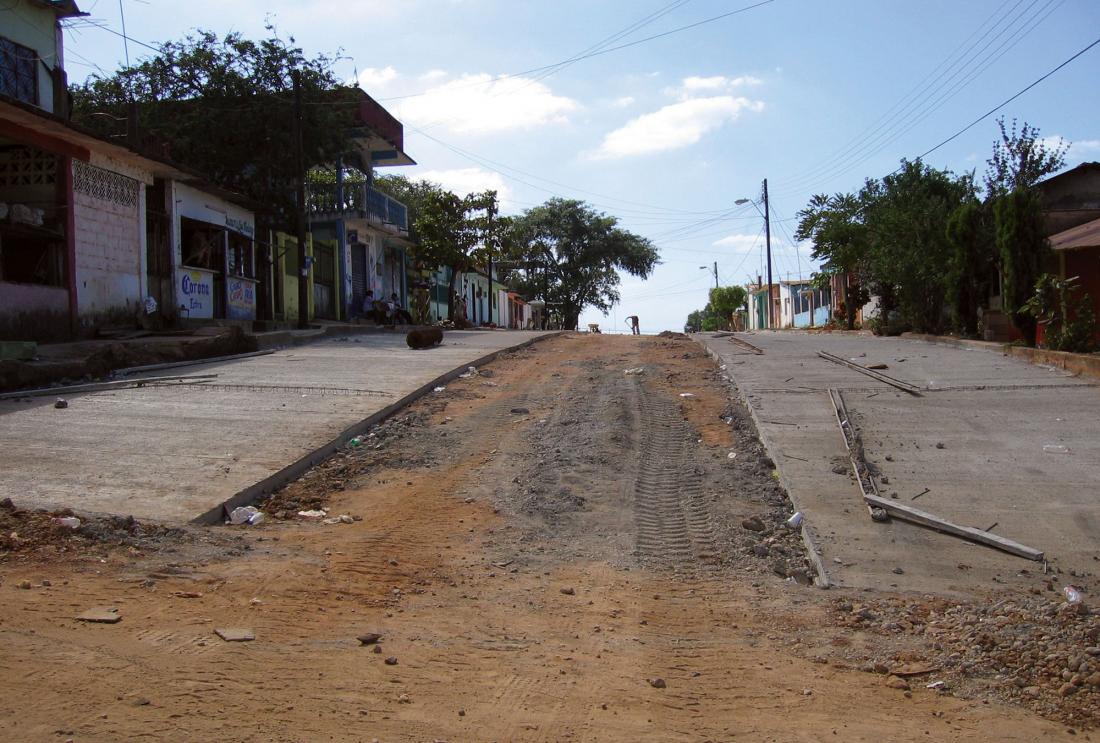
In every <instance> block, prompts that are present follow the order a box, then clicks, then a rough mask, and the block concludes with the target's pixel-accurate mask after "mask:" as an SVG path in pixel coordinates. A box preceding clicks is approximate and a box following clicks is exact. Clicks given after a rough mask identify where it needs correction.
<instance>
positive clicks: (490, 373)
mask: <svg viewBox="0 0 1100 743" xmlns="http://www.w3.org/2000/svg"><path fill="white" fill-rule="evenodd" d="M478 374H480V375H481V376H483V377H491V376H493V370H492V369H482V370H481V371H479V372H478Z"/></svg>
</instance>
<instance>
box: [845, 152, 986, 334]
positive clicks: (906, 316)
mask: <svg viewBox="0 0 1100 743" xmlns="http://www.w3.org/2000/svg"><path fill="white" fill-rule="evenodd" d="M974 192H975V189H974V184H973V179H972V178H971V177H970V176H969V175H964V176H962V177H956V176H954V175H953V174H952V173H951V172H950V171H946V170H937V169H935V168H932V167H930V166H928V165H926V164H924V163H922V162H920V161H919V160H917V161H907V160H903V161H902V163H901V167H900V168H899V169H898V171H897V172H895V173H891V174H890V175H887V176H886V177H884V178H883V179H882V180H881V181H878V180H870V181H867V184H866V185H865V186H864V188H863V190H862V191H861V192H860V200H861V202H862V203H863V222H864V225H865V226H866V229H867V233H868V243H869V245H870V249H869V251H868V260H869V264H870V272H871V274H872V276H873V277H874V279H875V288H876V290H877V293H878V294H879V296H880V298H881V299H882V310H883V315H882V317H883V319H884V320H888V319H889V314H888V313H889V312H890V311H891V310H892V309H894V308H895V307H896V309H897V311H898V314H899V315H900V320H901V322H902V324H904V325H907V326H910V327H913V328H915V329H917V330H920V331H924V332H930V333H938V332H941V331H942V330H943V327H944V321H945V319H946V317H945V312H944V310H945V307H946V293H947V280H946V277H947V273H948V266H949V263H950V261H951V257H952V249H951V244H950V243H949V242H948V239H947V222H948V219H949V218H950V216H951V214H952V213H954V211H955V210H956V209H957V208H958V207H959V205H960V204H962V203H963V202H964V201H966V200H968V199H971V198H973V197H974Z"/></svg>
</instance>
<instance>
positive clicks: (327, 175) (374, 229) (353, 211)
mask: <svg viewBox="0 0 1100 743" xmlns="http://www.w3.org/2000/svg"><path fill="white" fill-rule="evenodd" d="M354 95H355V96H356V98H357V100H356V101H354V103H355V104H356V108H355V116H354V125H353V127H354V128H353V132H354V135H353V137H352V144H353V146H354V149H355V152H354V155H353V156H352V157H351V158H349V159H346V160H343V161H341V162H339V163H336V164H335V165H334V167H333V169H332V170H329V171H320V170H318V171H315V172H314V173H312V174H311V176H310V182H309V186H308V191H309V193H308V214H309V232H310V235H311V237H312V241H313V253H312V257H313V261H312V263H313V265H312V276H311V280H312V284H313V290H312V294H311V298H312V302H313V315H312V316H315V317H317V318H326V319H332V320H346V319H349V318H353V317H357V316H359V315H361V314H363V299H364V298H365V297H366V293H367V291H372V292H373V296H374V298H375V299H385V298H388V297H390V295H392V294H396V295H397V296H398V299H399V300H400V302H401V303H402V305H403V306H406V307H407V306H408V304H409V303H408V280H407V275H408V271H409V269H410V267H411V264H410V260H409V257H408V253H407V250H408V248H409V247H410V246H411V245H412V244H413V243H412V239H411V238H410V235H409V215H408V209H407V208H406V206H405V205H404V204H403V203H401V202H400V201H398V200H396V199H394V198H392V197H390V196H388V195H387V194H385V193H383V192H382V191H379V190H378V189H377V188H375V186H374V169H375V168H376V167H383V166H395V165H415V164H416V163H415V162H414V161H413V160H412V158H410V157H409V156H408V155H406V154H405V153H404V151H403V150H402V148H403V147H404V127H403V126H402V124H401V122H400V121H398V120H397V119H395V118H394V117H393V116H392V115H391V114H390V113H389V112H388V111H386V109H385V108H383V107H382V106H381V105H380V104H378V103H377V102H376V101H375V100H374V99H373V98H371V97H370V96H369V95H367V94H366V93H365V92H363V91H361V90H357V91H355V93H354ZM284 296H285V292H284ZM284 314H287V315H289V313H284ZM276 316H277V317H278V314H277V315H276Z"/></svg>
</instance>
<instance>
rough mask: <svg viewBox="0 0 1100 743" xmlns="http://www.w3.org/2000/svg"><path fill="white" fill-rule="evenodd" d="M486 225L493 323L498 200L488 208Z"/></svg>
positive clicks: (491, 320)
mask: <svg viewBox="0 0 1100 743" xmlns="http://www.w3.org/2000/svg"><path fill="white" fill-rule="evenodd" d="M485 212H486V214H485V216H486V220H485V221H486V225H487V226H488V228H489V229H488V230H487V232H488V235H487V237H488V238H489V239H488V240H487V242H488V243H489V244H488V245H487V246H486V247H488V248H489V324H490V325H492V324H493V299H494V298H495V297H496V292H495V291H494V290H493V250H495V249H496V219H495V217H496V201H495V200H494V201H493V203H492V204H490V205H489V206H488V207H487V208H486V210H485Z"/></svg>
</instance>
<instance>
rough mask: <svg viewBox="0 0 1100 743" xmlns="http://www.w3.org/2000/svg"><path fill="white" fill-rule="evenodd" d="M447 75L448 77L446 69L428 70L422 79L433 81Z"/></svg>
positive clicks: (427, 81) (428, 81)
mask: <svg viewBox="0 0 1100 743" xmlns="http://www.w3.org/2000/svg"><path fill="white" fill-rule="evenodd" d="M445 77H447V71H446V70H428V71H427V72H425V73H423V74H422V75H421V76H420V80H421V81H423V82H426V83H433V82H435V81H437V80H442V79H443V78H445Z"/></svg>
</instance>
